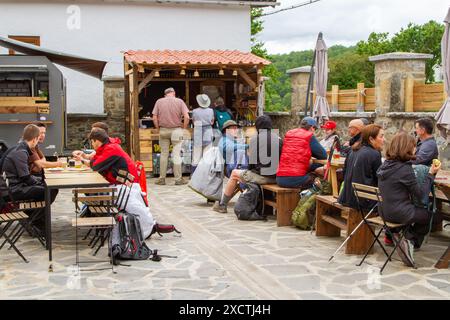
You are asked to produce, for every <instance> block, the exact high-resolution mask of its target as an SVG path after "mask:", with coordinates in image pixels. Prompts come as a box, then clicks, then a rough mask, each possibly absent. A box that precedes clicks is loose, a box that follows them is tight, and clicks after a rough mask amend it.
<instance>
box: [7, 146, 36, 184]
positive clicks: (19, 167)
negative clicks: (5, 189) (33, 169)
mask: <svg viewBox="0 0 450 320" xmlns="http://www.w3.org/2000/svg"><path fill="white" fill-rule="evenodd" d="M30 156H31V150H30V148H29V147H28V144H27V143H26V142H25V141H21V142H20V143H19V144H18V145H17V147H15V148H14V149H13V150H12V151H11V152H10V153H9V154H8V155H7V156H6V158H5V159H4V162H3V167H2V171H4V172H6V177H7V178H8V179H9V184H10V189H11V191H12V192H13V193H14V192H16V191H17V190H19V189H20V188H22V187H24V186H33V185H42V180H41V179H40V178H38V177H36V176H34V175H32V174H30V168H29V166H28V158H29V157H30Z"/></svg>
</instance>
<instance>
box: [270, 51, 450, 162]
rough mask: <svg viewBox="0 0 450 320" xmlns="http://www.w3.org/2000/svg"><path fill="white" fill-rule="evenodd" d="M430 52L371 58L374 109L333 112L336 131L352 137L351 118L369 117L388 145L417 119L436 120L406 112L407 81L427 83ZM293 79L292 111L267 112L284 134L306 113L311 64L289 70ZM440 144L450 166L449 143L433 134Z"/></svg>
mask: <svg viewBox="0 0 450 320" xmlns="http://www.w3.org/2000/svg"><path fill="white" fill-rule="evenodd" d="M429 58H430V55H424V54H410V53H391V54H385V55H379V56H374V57H371V58H370V60H371V61H373V62H374V63H375V99H376V111H375V112H359V113H357V112H332V113H331V119H332V120H334V121H336V123H337V130H338V132H339V134H340V136H341V138H342V139H343V140H344V141H347V140H349V136H348V133H347V127H348V123H349V122H350V121H351V120H352V119H357V118H366V119H368V120H369V121H370V122H371V123H377V124H380V125H381V126H382V127H383V128H384V130H385V137H386V145H387V144H388V143H390V141H391V139H392V137H393V136H394V135H395V134H396V133H397V132H398V131H399V130H404V131H406V132H410V133H413V132H414V123H415V121H416V120H417V119H419V118H422V117H428V118H430V119H432V120H433V121H434V117H435V115H436V113H434V112H420V113H419V112H405V81H406V79H407V78H412V79H413V80H414V81H417V82H421V83H424V81H425V60H426V59H429ZM287 72H288V73H289V74H290V76H291V79H292V82H291V83H292V102H291V104H292V109H291V111H290V112H268V113H266V114H268V115H270V116H271V118H272V121H273V124H274V128H277V129H279V130H280V134H281V136H282V137H284V135H285V133H286V132H287V131H288V130H290V129H293V128H296V127H298V123H299V122H300V120H301V119H302V118H303V116H304V110H305V109H304V108H305V102H306V90H307V85H308V79H309V74H310V68H309V67H300V68H295V69H291V70H288V71H287ZM323 134H324V133H323V131H321V130H319V131H318V132H317V134H316V135H317V137H318V138H319V139H321V138H322V137H323ZM434 135H435V137H436V141H437V144H438V147H439V158H440V160H441V161H442V163H443V168H445V169H450V144H447V143H446V141H445V140H444V139H443V138H442V137H440V135H439V133H438V132H435V133H434Z"/></svg>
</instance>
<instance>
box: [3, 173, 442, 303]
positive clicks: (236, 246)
mask: <svg viewBox="0 0 450 320" xmlns="http://www.w3.org/2000/svg"><path fill="white" fill-rule="evenodd" d="M170 184H173V181H170V179H169V185H168V186H156V185H155V184H154V180H153V179H152V180H151V181H149V190H150V196H149V197H150V203H151V211H152V212H153V214H154V216H155V217H156V219H157V220H158V221H160V222H161V223H174V224H176V226H177V228H178V229H179V230H181V231H182V232H183V234H182V236H181V237H179V236H176V235H174V234H168V235H164V237H162V238H161V237H159V236H154V237H152V239H151V240H149V241H148V242H147V243H148V245H149V247H150V248H152V249H153V248H157V249H159V251H160V253H161V254H167V255H176V256H178V258H176V259H172V258H163V260H162V261H161V262H153V261H132V262H130V263H129V264H130V265H131V267H126V266H119V267H117V268H116V271H117V273H116V274H113V273H112V272H111V270H103V271H95V272H82V273H81V276H80V277H77V276H76V273H75V274H74V273H73V271H74V269H73V268H72V267H71V265H72V264H73V263H74V260H75V245H74V230H73V229H72V227H71V226H70V220H71V218H72V217H73V216H74V213H73V205H72V203H71V202H70V197H71V195H70V191H69V192H68V191H64V192H61V194H60V195H59V196H58V199H57V201H56V202H55V204H54V206H53V212H54V217H53V226H54V227H53V228H54V229H53V238H54V264H53V267H54V271H53V272H48V260H47V257H48V256H47V253H46V251H44V249H43V248H42V247H41V246H40V245H39V244H38V243H37V241H36V240H34V239H31V238H29V237H26V236H25V237H23V239H22V240H21V241H20V243H19V247H20V248H21V249H23V252H24V254H25V255H26V256H27V257H28V258H29V260H30V261H31V262H30V263H29V264H26V263H23V262H22V261H21V259H20V258H18V257H17V256H16V255H15V254H14V253H13V252H12V251H7V250H5V249H3V250H2V251H1V252H0V299H194V300H196V299H449V298H450V270H437V269H434V268H433V264H434V263H435V261H436V260H437V259H438V257H439V256H440V255H441V254H442V252H443V250H444V248H445V246H446V245H447V244H448V241H449V239H450V231H445V232H442V233H440V234H435V235H433V236H432V237H431V238H430V239H429V242H428V244H426V245H424V247H423V248H422V249H421V250H420V251H419V252H417V253H416V255H415V256H416V261H417V264H418V266H419V269H417V270H411V269H409V268H407V267H404V266H403V265H402V263H401V262H400V261H399V260H398V257H396V260H394V261H393V262H392V263H389V264H388V266H387V268H386V269H385V271H384V273H383V275H382V276H379V274H378V270H379V267H380V266H381V264H382V262H383V261H384V260H383V256H382V254H381V253H380V250H377V252H376V253H375V254H374V255H372V256H370V258H368V259H367V263H365V264H364V265H363V266H361V267H357V266H356V263H357V262H358V261H359V259H360V257H358V256H349V255H344V254H343V253H342V252H341V253H340V254H338V255H337V256H336V258H335V259H334V260H333V261H332V262H328V258H329V257H330V255H331V254H332V253H333V252H334V250H335V249H336V248H337V247H338V246H339V244H340V243H341V242H342V240H343V239H344V238H343V237H342V238H317V237H316V236H315V235H314V234H311V233H310V232H309V231H300V230H298V229H295V228H294V227H282V228H278V227H276V222H275V221H274V220H273V219H271V220H269V221H268V222H261V221H256V222H246V221H238V220H237V219H236V217H235V215H234V214H233V213H232V212H233V211H232V209H231V210H229V213H228V214H219V213H216V212H214V211H212V210H211V206H209V205H206V201H205V200H204V199H203V198H202V197H201V196H199V195H197V194H195V193H194V192H192V191H191V190H190V189H189V188H188V187H187V186H173V185H170ZM82 248H83V250H82V256H83V257H85V258H86V257H87V258H92V257H91V256H90V250H89V249H84V248H86V246H85V245H83V246H82ZM105 257H106V251H105V250H102V251H100V253H99V254H98V259H101V258H105ZM98 266H101V264H100V263H99V264H98ZM103 266H104V264H103Z"/></svg>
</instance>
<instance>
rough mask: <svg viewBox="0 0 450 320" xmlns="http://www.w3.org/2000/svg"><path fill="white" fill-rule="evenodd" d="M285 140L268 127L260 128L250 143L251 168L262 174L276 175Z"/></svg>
mask: <svg viewBox="0 0 450 320" xmlns="http://www.w3.org/2000/svg"><path fill="white" fill-rule="evenodd" d="M282 147H283V142H282V140H281V138H280V137H279V136H278V135H277V134H276V133H274V132H271V130H268V129H262V130H258V134H257V135H256V136H254V137H252V138H251V139H250V143H249V167H248V168H249V170H251V171H252V172H254V173H256V174H259V175H261V176H269V177H272V176H273V177H275V176H276V173H277V169H278V164H279V163H280V155H281V149H282Z"/></svg>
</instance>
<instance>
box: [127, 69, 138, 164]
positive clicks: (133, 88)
mask: <svg viewBox="0 0 450 320" xmlns="http://www.w3.org/2000/svg"><path fill="white" fill-rule="evenodd" d="M131 70H132V71H133V72H132V73H130V75H129V83H130V86H129V87H130V147H129V148H130V157H131V159H133V160H138V159H139V156H140V146H139V86H138V67H137V66H136V65H133V68H132V69H131Z"/></svg>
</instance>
